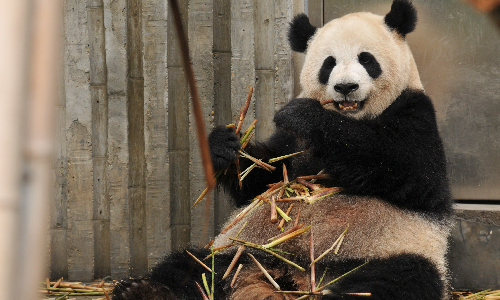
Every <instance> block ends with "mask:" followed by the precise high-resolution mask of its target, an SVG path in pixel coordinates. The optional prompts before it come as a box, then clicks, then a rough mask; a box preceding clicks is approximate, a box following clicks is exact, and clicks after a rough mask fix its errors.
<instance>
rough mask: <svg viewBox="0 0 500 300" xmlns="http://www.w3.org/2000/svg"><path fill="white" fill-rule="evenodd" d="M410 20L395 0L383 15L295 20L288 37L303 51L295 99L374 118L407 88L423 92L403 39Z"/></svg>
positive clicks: (408, 9)
mask: <svg viewBox="0 0 500 300" xmlns="http://www.w3.org/2000/svg"><path fill="white" fill-rule="evenodd" d="M416 22H417V14H416V10H415V8H414V7H413V5H412V4H411V3H410V2H409V1H408V0H395V1H394V2H393V3H392V7H391V11H390V12H389V13H388V14H387V15H386V16H379V15H375V14H372V13H367V12H360V13H353V14H349V15H345V16H343V17H341V18H338V19H334V20H332V21H330V22H329V23H327V24H326V25H325V26H324V27H322V28H316V27H314V26H312V25H311V24H310V23H309V19H308V17H307V16H306V15H305V14H301V15H298V16H296V17H295V18H294V19H293V21H292V22H291V26H290V30H289V35H288V37H289V41H290V45H291V48H292V50H294V51H297V52H305V53H306V56H305V61H304V66H303V68H302V73H301V76H300V82H301V85H302V92H301V94H300V97H303V98H314V99H318V100H320V101H321V100H329V99H333V100H334V101H333V104H330V105H329V107H328V108H330V109H333V110H335V111H338V112H339V113H342V114H346V115H348V116H350V117H352V118H356V119H361V118H374V117H376V116H378V115H380V114H381V113H382V112H383V111H384V110H385V109H386V108H387V107H388V106H389V105H390V104H391V103H392V102H393V101H394V100H395V99H396V98H397V97H398V96H399V94H400V93H401V92H402V91H403V90H405V89H407V88H409V89H416V90H423V87H422V83H421V82H420V77H419V75H418V71H417V67H416V64H415V61H414V59H413V55H412V53H411V51H410V49H409V47H408V45H407V43H406V41H405V36H406V34H408V33H410V32H412V31H413V30H414V29H415V25H416Z"/></svg>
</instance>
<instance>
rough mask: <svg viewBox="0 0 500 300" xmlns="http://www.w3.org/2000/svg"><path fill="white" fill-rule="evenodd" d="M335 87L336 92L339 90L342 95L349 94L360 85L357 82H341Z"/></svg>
mask: <svg viewBox="0 0 500 300" xmlns="http://www.w3.org/2000/svg"><path fill="white" fill-rule="evenodd" d="M333 88H334V89H335V91H336V92H339V93H341V94H342V95H347V94H349V93H351V92H354V91H355V90H357V89H358V88H359V85H358V84H356V83H346V84H343V83H339V84H336V85H335V86H334V87H333Z"/></svg>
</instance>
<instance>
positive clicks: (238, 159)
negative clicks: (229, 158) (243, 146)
mask: <svg viewBox="0 0 500 300" xmlns="http://www.w3.org/2000/svg"><path fill="white" fill-rule="evenodd" d="M234 163H235V165H236V174H237V175H238V184H239V186H240V189H242V188H243V182H241V174H240V172H241V169H240V157H239V155H236V161H235V162H234Z"/></svg>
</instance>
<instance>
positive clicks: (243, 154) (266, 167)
mask: <svg viewBox="0 0 500 300" xmlns="http://www.w3.org/2000/svg"><path fill="white" fill-rule="evenodd" d="M238 153H239V154H241V156H243V157H245V158H248V159H249V160H251V161H253V162H254V163H256V164H258V165H259V166H261V167H262V168H264V169H265V170H268V171H274V170H276V167H274V166H271V165H270V164H267V163H265V162H263V161H261V160H258V159H256V158H255V157H253V156H251V155H250V154H248V153H246V152H244V151H242V150H238Z"/></svg>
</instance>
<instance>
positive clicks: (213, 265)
mask: <svg viewBox="0 0 500 300" xmlns="http://www.w3.org/2000/svg"><path fill="white" fill-rule="evenodd" d="M211 272H212V290H211V293H210V299H211V300H214V291H215V289H214V284H215V255H214V249H213V248H212V271H211Z"/></svg>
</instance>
